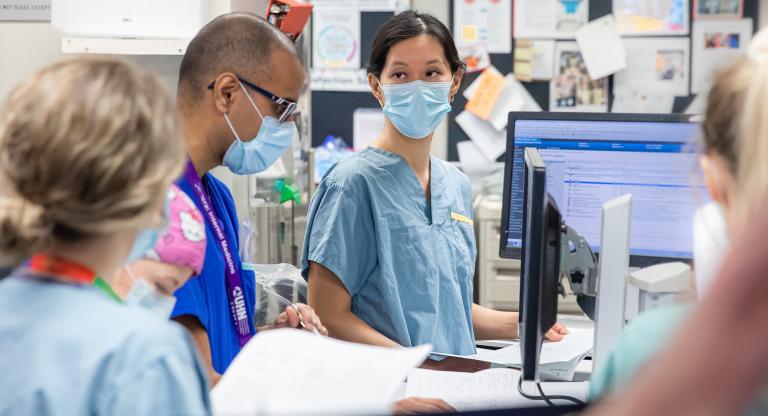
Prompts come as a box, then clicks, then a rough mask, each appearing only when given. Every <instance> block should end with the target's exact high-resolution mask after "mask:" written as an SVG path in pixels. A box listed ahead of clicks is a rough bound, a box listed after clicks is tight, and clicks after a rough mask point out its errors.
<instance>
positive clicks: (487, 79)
mask: <svg viewBox="0 0 768 416" xmlns="http://www.w3.org/2000/svg"><path fill="white" fill-rule="evenodd" d="M503 88H504V76H503V75H501V74H499V73H498V72H491V71H489V70H487V69H486V70H485V71H483V73H482V74H481V75H480V83H479V84H478V87H477V91H475V95H473V96H472V98H471V99H470V100H469V102H467V106H466V107H465V109H466V110H467V111H469V112H470V113H472V114H474V115H476V116H477V117H479V118H481V119H483V120H488V119H489V118H490V116H491V111H493V107H494V106H495V105H496V101H498V99H499V95H500V94H501V90H502V89H503Z"/></svg>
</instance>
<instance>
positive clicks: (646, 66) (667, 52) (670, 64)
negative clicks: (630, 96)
mask: <svg viewBox="0 0 768 416" xmlns="http://www.w3.org/2000/svg"><path fill="white" fill-rule="evenodd" d="M624 48H625V49H626V50H627V69H625V70H623V71H620V72H618V73H617V74H616V75H615V76H614V78H613V89H614V91H617V92H622V91H625V90H632V89H642V90H646V91H649V90H651V91H659V92H666V93H670V94H673V95H679V96H687V95H688V93H689V88H688V80H689V78H690V76H689V74H690V68H689V62H690V59H689V57H690V54H691V48H690V42H689V40H688V38H681V37H678V38H628V39H624Z"/></svg>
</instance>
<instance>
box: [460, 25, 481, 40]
mask: <svg viewBox="0 0 768 416" xmlns="http://www.w3.org/2000/svg"><path fill="white" fill-rule="evenodd" d="M477 32H478V30H477V26H475V25H466V26H462V27H461V41H462V42H474V41H476V40H477Z"/></svg>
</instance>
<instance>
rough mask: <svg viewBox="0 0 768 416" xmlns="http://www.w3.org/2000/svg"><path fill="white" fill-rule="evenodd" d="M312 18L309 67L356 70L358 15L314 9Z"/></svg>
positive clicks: (345, 11) (358, 52)
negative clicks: (310, 60) (310, 63)
mask: <svg viewBox="0 0 768 416" xmlns="http://www.w3.org/2000/svg"><path fill="white" fill-rule="evenodd" d="M312 14H313V17H312V44H313V45H312V67H313V68H324V69H329V68H331V69H337V68H345V69H353V68H360V12H359V11H357V10H354V9H342V8H318V9H317V10H315V11H314V12H313V13H312Z"/></svg>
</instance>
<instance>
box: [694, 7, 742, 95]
mask: <svg viewBox="0 0 768 416" xmlns="http://www.w3.org/2000/svg"><path fill="white" fill-rule="evenodd" d="M751 40H752V19H738V20H697V21H696V22H695V23H694V24H693V36H692V37H691V42H692V45H693V63H692V64H691V68H693V73H692V74H691V91H692V92H693V93H694V94H698V93H699V92H701V91H708V90H709V87H710V85H711V84H712V81H713V80H714V78H715V75H716V74H717V72H718V71H719V70H720V69H722V68H724V67H725V66H727V65H729V64H730V63H732V62H734V61H735V60H736V58H738V57H739V56H741V55H742V54H743V53H744V51H745V50H746V49H747V46H748V45H749V42H750V41H751Z"/></svg>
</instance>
